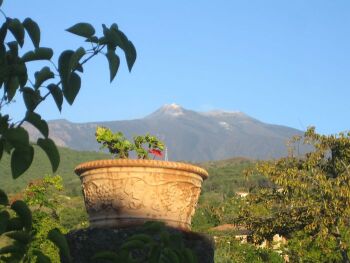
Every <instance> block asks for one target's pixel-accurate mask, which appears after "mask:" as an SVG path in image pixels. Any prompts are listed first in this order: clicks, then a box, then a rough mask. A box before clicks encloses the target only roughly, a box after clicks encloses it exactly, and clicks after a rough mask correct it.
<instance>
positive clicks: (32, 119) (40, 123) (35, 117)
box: [25, 111, 49, 138]
mask: <svg viewBox="0 0 350 263" xmlns="http://www.w3.org/2000/svg"><path fill="white" fill-rule="evenodd" d="M25 120H26V121H27V122H29V123H30V124H32V125H33V126H34V127H35V128H37V129H38V130H39V131H40V132H41V134H42V135H44V136H45V138H47V137H48V136H49V127H48V125H47V123H46V121H45V120H43V119H42V118H41V116H40V115H39V114H37V113H35V112H30V111H27V114H26V117H25Z"/></svg>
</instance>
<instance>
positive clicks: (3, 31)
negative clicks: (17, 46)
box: [0, 22, 7, 43]
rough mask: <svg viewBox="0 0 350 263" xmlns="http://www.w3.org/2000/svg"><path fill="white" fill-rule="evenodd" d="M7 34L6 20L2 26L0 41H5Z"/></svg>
mask: <svg viewBox="0 0 350 263" xmlns="http://www.w3.org/2000/svg"><path fill="white" fill-rule="evenodd" d="M6 35H7V23H6V22H4V23H3V24H2V26H1V28H0V43H3V42H4V41H5V38H6Z"/></svg>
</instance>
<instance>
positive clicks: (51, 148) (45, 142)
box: [37, 138, 60, 172]
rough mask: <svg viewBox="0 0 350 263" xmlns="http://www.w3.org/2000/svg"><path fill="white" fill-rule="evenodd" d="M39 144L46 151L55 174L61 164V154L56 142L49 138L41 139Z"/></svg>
mask: <svg viewBox="0 0 350 263" xmlns="http://www.w3.org/2000/svg"><path fill="white" fill-rule="evenodd" d="M37 144H38V145H39V146H40V148H42V149H43V150H44V151H45V153H46V155H47V156H48V157H49V160H50V163H51V166H52V170H53V172H56V170H57V168H58V165H59V164H60V154H59V152H58V150H57V147H56V145H55V143H54V141H53V140H51V139H49V138H45V139H42V138H39V139H38V141H37Z"/></svg>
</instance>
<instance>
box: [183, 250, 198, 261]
mask: <svg viewBox="0 0 350 263" xmlns="http://www.w3.org/2000/svg"><path fill="white" fill-rule="evenodd" d="M183 254H184V257H185V262H188V263H196V262H197V260H196V257H195V255H194V254H193V252H192V250H191V249H189V248H185V249H184V250H183Z"/></svg>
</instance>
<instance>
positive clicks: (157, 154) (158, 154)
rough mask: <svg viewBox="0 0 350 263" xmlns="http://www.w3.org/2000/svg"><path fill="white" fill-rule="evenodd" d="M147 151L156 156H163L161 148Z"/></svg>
mask: <svg viewBox="0 0 350 263" xmlns="http://www.w3.org/2000/svg"><path fill="white" fill-rule="evenodd" d="M148 152H149V153H151V154H153V155H154V156H158V157H162V156H163V153H162V151H161V150H157V149H151V150H149V151H148Z"/></svg>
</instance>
